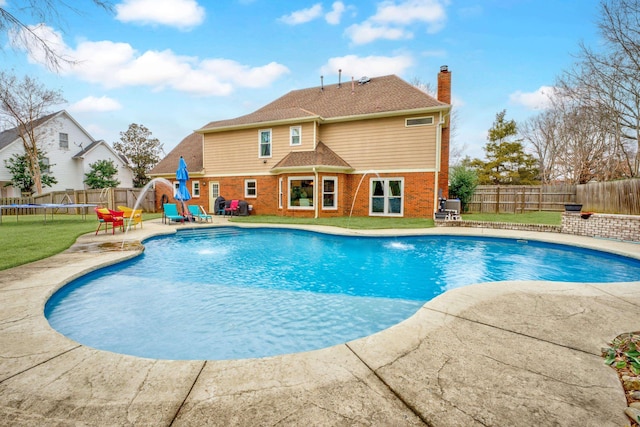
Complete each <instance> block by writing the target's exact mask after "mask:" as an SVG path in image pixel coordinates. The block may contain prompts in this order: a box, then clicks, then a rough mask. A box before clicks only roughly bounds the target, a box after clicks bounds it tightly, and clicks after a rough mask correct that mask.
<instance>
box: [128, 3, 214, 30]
mask: <svg viewBox="0 0 640 427" xmlns="http://www.w3.org/2000/svg"><path fill="white" fill-rule="evenodd" d="M204 17H205V10H204V8H203V7H202V6H200V5H199V4H198V2H197V1H195V0H124V1H123V2H122V3H120V4H117V5H116V19H117V20H119V21H121V22H136V23H140V24H150V25H158V24H159V25H167V26H170V27H176V28H180V29H189V28H193V27H195V26H198V25H200V24H202V22H203V21H204Z"/></svg>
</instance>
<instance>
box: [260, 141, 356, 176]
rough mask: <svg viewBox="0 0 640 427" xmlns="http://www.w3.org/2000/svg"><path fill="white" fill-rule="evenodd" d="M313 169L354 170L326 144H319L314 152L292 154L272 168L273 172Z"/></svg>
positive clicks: (294, 152)
mask: <svg viewBox="0 0 640 427" xmlns="http://www.w3.org/2000/svg"><path fill="white" fill-rule="evenodd" d="M311 167H318V168H331V169H342V170H345V171H346V170H352V169H353V168H352V167H351V165H349V163H347V162H345V161H344V160H343V159H342V157H340V156H338V155H337V154H336V153H335V152H334V151H333V150H331V149H330V148H329V147H327V146H326V145H324V143H322V142H318V145H316V149H315V150H313V151H292V152H290V153H289V154H287V155H286V156H284V158H283V159H282V160H280V161H279V162H278V163H277V164H276V165H275V166H274V167H273V168H271V170H272V171H277V170H283V169H296V168H311Z"/></svg>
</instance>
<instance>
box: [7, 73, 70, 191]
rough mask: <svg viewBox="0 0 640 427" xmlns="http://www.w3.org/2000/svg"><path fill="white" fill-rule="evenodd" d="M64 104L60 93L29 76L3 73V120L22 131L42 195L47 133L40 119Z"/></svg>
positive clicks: (24, 143)
mask: <svg viewBox="0 0 640 427" xmlns="http://www.w3.org/2000/svg"><path fill="white" fill-rule="evenodd" d="M63 102H65V99H64V98H63V97H62V94H61V93H60V91H56V90H49V89H46V88H45V87H44V86H43V85H42V84H40V83H39V82H38V81H37V80H35V79H32V78H31V77H29V76H25V77H24V78H23V79H22V80H19V79H18V78H17V77H16V76H15V75H13V74H9V73H7V72H4V71H2V72H0V118H2V119H3V120H4V121H6V123H8V124H9V126H10V127H12V128H15V129H16V130H17V131H18V136H19V137H20V139H21V140H22V145H23V147H24V152H25V154H26V159H27V165H28V167H29V172H30V174H31V177H32V178H33V181H34V184H35V187H36V193H37V194H41V193H42V177H41V170H40V163H39V161H38V160H39V158H40V154H39V153H40V150H41V149H42V147H41V141H40V139H41V137H42V136H43V135H41V133H42V132H43V130H42V129H38V125H39V124H40V123H39V121H38V119H41V118H43V117H44V116H45V115H46V114H47V113H48V112H49V111H48V110H49V108H51V107H53V106H54V105H58V104H61V103H63Z"/></svg>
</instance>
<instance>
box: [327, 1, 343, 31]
mask: <svg viewBox="0 0 640 427" xmlns="http://www.w3.org/2000/svg"><path fill="white" fill-rule="evenodd" d="M345 10H346V7H345V6H344V3H342V2H341V1H336V2H333V5H332V6H331V12H328V13H327V14H326V15H325V16H324V19H325V20H326V21H327V23H328V24H331V25H338V24H339V23H340V19H341V18H342V14H343V13H344V11H345Z"/></svg>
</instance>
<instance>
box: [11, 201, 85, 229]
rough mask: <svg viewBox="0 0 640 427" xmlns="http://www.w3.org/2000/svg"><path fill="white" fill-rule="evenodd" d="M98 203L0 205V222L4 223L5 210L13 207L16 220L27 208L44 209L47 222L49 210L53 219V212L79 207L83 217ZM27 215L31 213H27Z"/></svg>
mask: <svg viewBox="0 0 640 427" xmlns="http://www.w3.org/2000/svg"><path fill="white" fill-rule="evenodd" d="M96 206H98V205H95V204H88V203H27V204H14V205H0V224H2V214H3V211H5V210H10V209H13V210H15V214H16V221H18V217H19V216H20V214H21V213H23V214H24V211H25V210H42V211H43V212H44V222H47V211H50V212H51V219H53V214H55V213H56V212H58V211H59V210H60V209H79V210H80V214H81V215H82V219H86V218H87V211H88V209H89V208H94V207H96ZM26 215H29V213H27V214H26Z"/></svg>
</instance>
